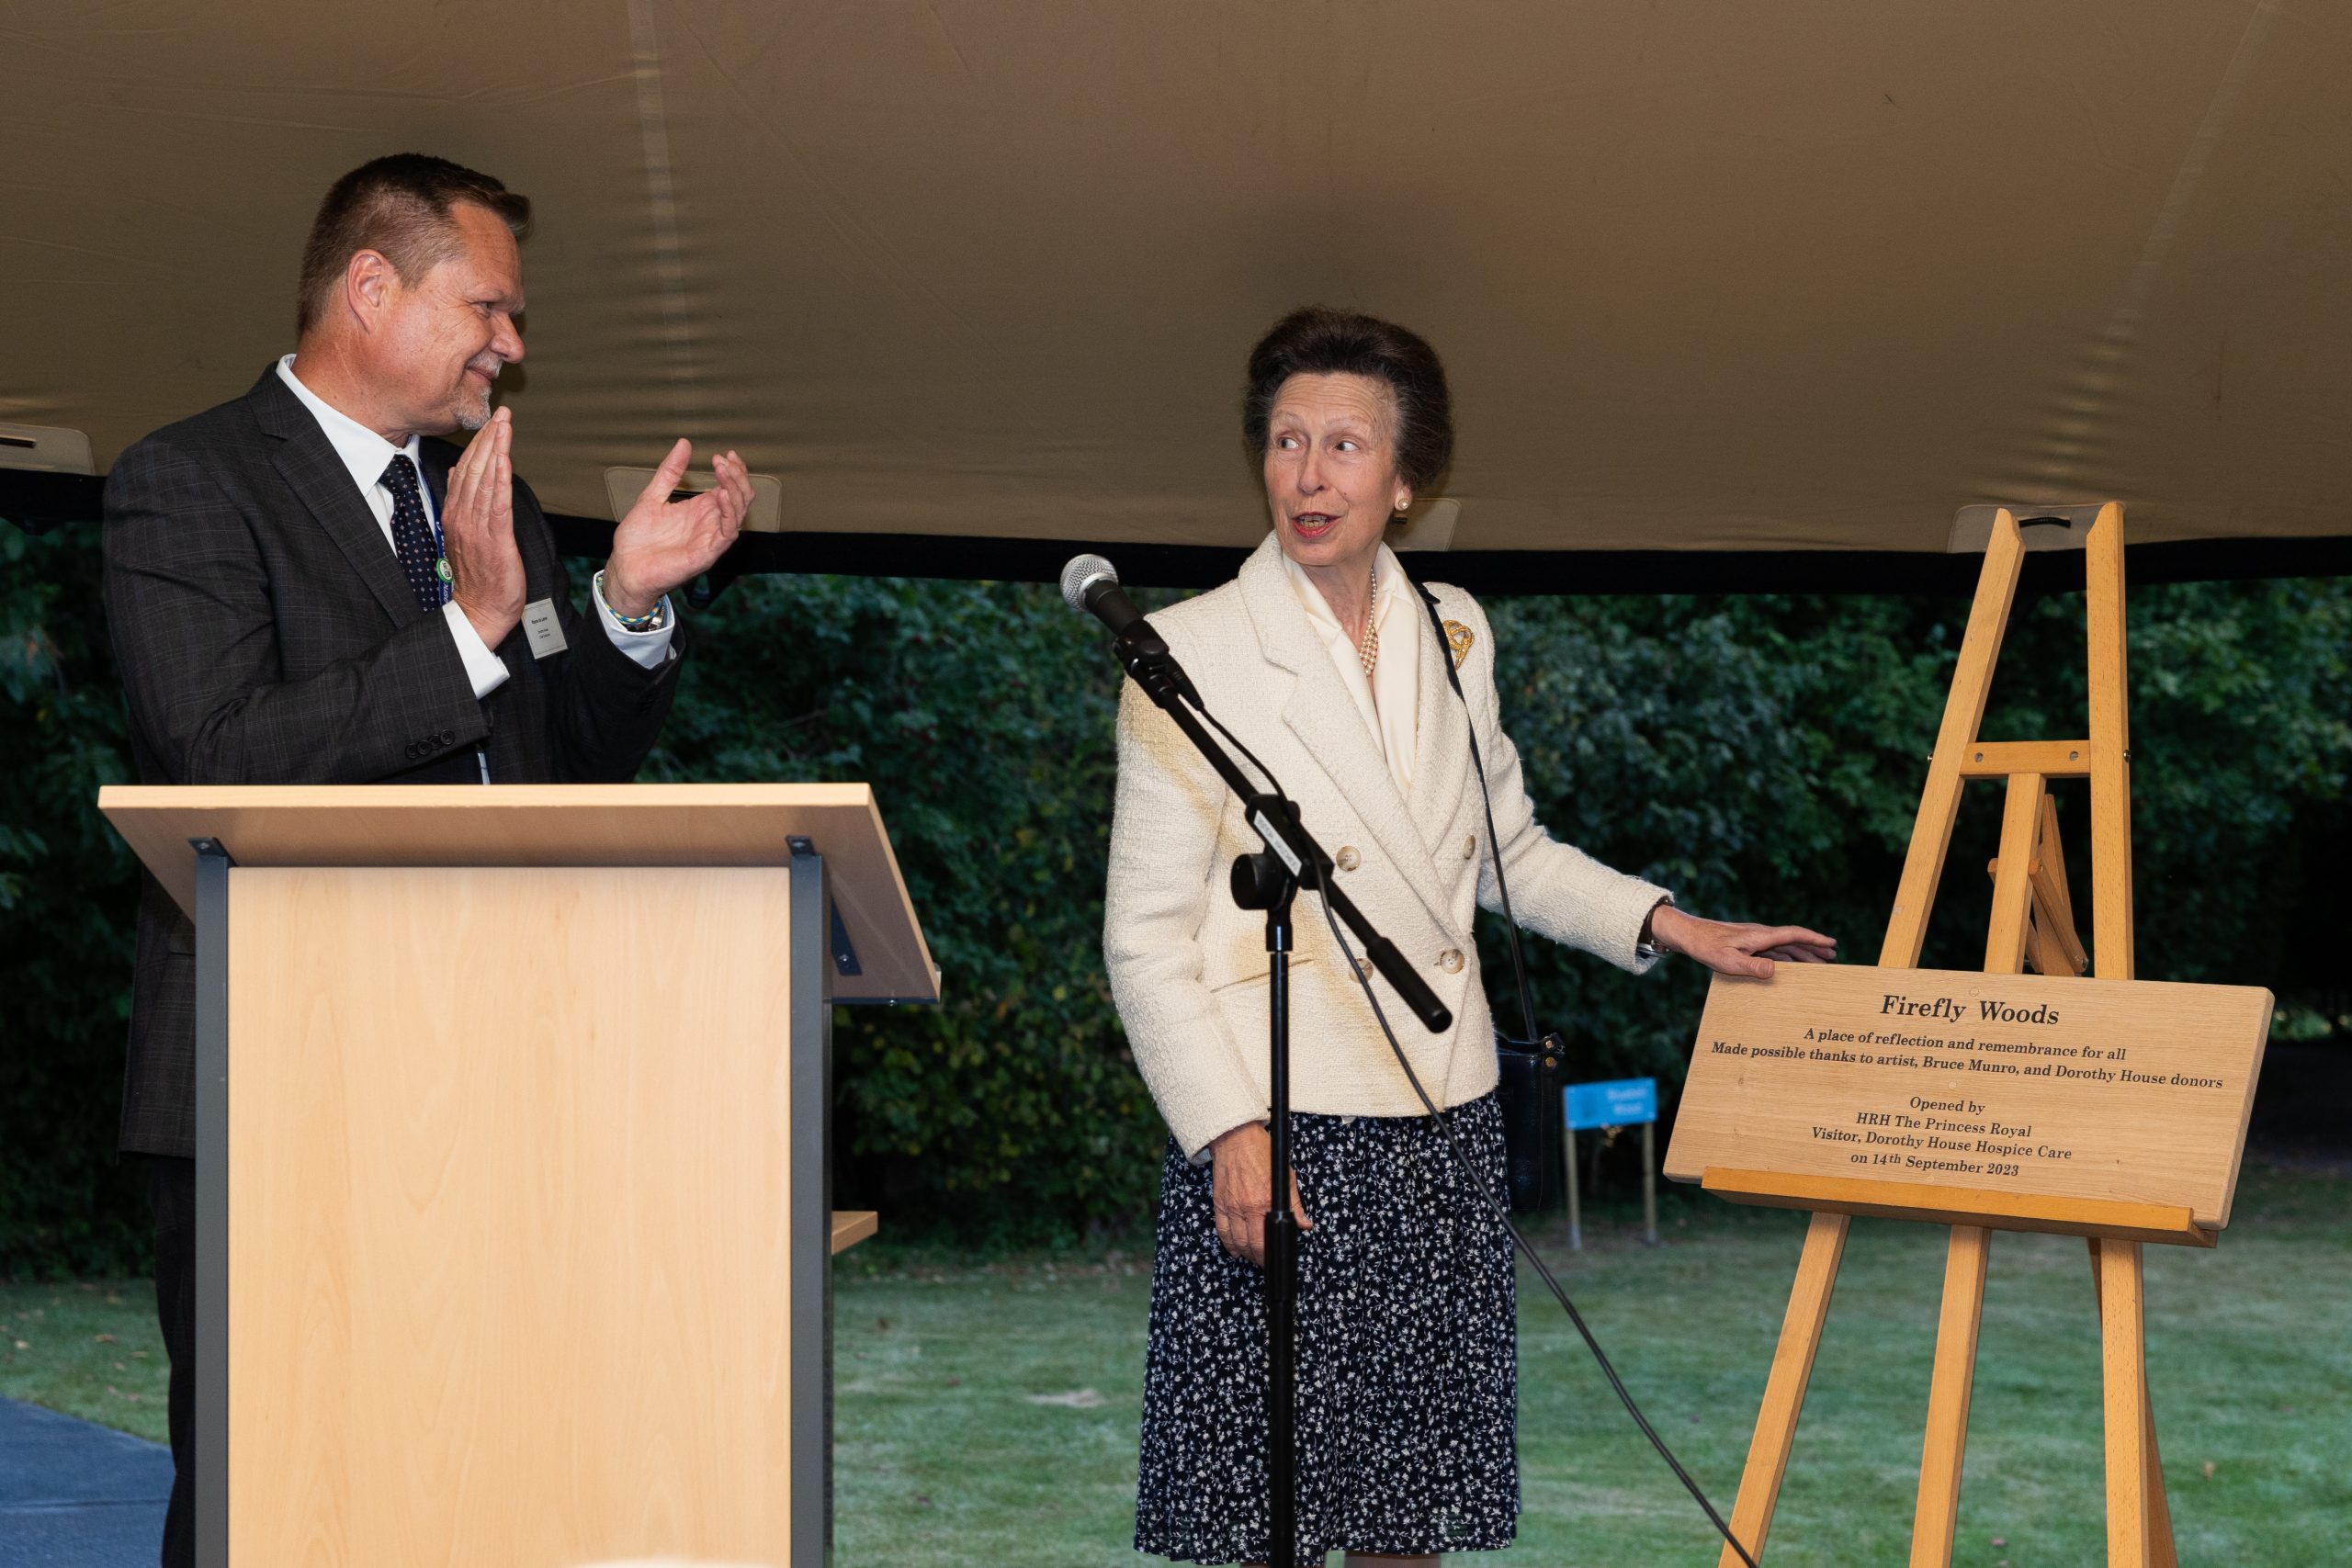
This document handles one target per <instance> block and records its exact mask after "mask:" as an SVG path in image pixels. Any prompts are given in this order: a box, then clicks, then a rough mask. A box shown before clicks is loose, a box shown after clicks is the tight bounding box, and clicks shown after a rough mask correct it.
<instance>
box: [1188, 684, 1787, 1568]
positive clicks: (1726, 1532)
mask: <svg viewBox="0 0 2352 1568" xmlns="http://www.w3.org/2000/svg"><path fill="white" fill-rule="evenodd" d="M1441 647H1442V644H1441ZM1193 706H1194V708H1195V709H1196V710H1197V711H1198V712H1199V713H1200V715H1201V716H1202V717H1203V718H1205V719H1207V720H1208V721H1209V723H1210V724H1212V725H1214V726H1215V727H1216V732H1217V733H1218V734H1219V735H1222V736H1224V737H1225V739H1227V740H1228V741H1230V742H1231V743H1232V745H1233V749H1234V750H1237V751H1238V752H1240V753H1241V754H1242V755H1243V756H1244V757H1247V758H1249V759H1250V765H1251V766H1253V767H1255V768H1256V769H1257V770H1258V771H1259V772H1260V773H1262V774H1264V775H1265V778H1266V782H1267V783H1268V784H1272V786H1273V787H1274V792H1275V793H1276V794H1278V795H1286V794H1287V792H1286V791H1284V790H1283V785H1282V781H1281V780H1280V779H1278V778H1276V777H1275V776H1274V771H1273V770H1272V768H1269V767H1268V766H1266V764H1265V763H1263V762H1261V761H1259V760H1258V758H1257V756H1256V755H1255V754H1254V753H1253V752H1251V751H1250V748H1249V747H1248V746H1246V745H1244V744H1242V741H1241V738H1240V737H1239V736H1238V735H1236V734H1234V733H1233V731H1231V730H1230V729H1227V728H1226V727H1225V723H1224V721H1223V720H1221V719H1219V718H1218V717H1217V716H1216V715H1215V714H1213V713H1211V712H1209V711H1208V708H1207V706H1206V705H1204V704H1199V703H1195V704H1194V705H1193ZM1474 744H1475V743H1474ZM1478 772H1479V780H1478V784H1479V789H1480V792H1481V793H1482V794H1483V793H1484V791H1485V788H1486V770H1485V768H1484V766H1483V765H1481V766H1480V767H1479V769H1478ZM1487 822H1488V826H1487V840H1488V842H1489V843H1490V844H1491V843H1493V833H1494V829H1493V816H1492V813H1491V811H1490V812H1489V814H1488V818H1487ZM1495 862H1496V864H1495V870H1496V875H1497V878H1498V881H1499V879H1500V876H1501V872H1502V851H1501V847H1500V846H1499V845H1496V846H1495ZM1311 863H1312V864H1313V866H1314V868H1315V893H1316V902H1317V903H1318V904H1320V905H1321V906H1322V908H1323V923H1324V924H1325V925H1327V926H1329V928H1330V930H1331V937H1332V940H1333V941H1335V942H1338V943H1339V944H1340V955H1341V956H1342V957H1344V958H1345V959H1346V960H1347V964H1348V972H1349V973H1350V974H1351V975H1352V976H1355V981H1356V985H1357V987H1358V988H1359V989H1361V990H1362V991H1363V998H1364V1000H1365V1001H1367V1002H1369V1003H1371V1004H1372V1016H1373V1017H1374V1018H1375V1019H1377V1020H1378V1021H1379V1022H1380V1032H1381V1033H1382V1034H1384V1035H1385V1036H1386V1037H1387V1040H1388V1049H1389V1051H1390V1052H1391V1053H1392V1054H1394V1055H1395V1056H1396V1058H1397V1066H1400V1067H1402V1068H1404V1069H1405V1079H1406V1081H1407V1082H1408V1083H1410V1084H1411V1085H1412V1086H1413V1095H1414V1098H1415V1099H1417V1100H1419V1101H1420V1102H1421V1109H1422V1110H1423V1111H1426V1112H1427V1113H1428V1117H1429V1120H1430V1122H1431V1123H1432V1124H1433V1125H1434V1126H1435V1127H1436V1128H1437V1130H1438V1132H1439V1134H1441V1135H1442V1136H1443V1137H1444V1139H1445V1146H1446V1148H1447V1150H1448V1151H1449V1152H1450V1153H1451V1154H1452V1155H1453V1163H1454V1164H1455V1165H1457V1166H1459V1167H1460V1168H1461V1169H1462V1176H1463V1179H1464V1180H1465V1181H1467V1182H1468V1183H1469V1184H1470V1190H1472V1191H1474V1192H1476V1193H1477V1194H1478V1196H1479V1198H1480V1200H1481V1201H1484V1202H1485V1203H1486V1205H1487V1212H1488V1213H1491V1214H1492V1215H1494V1217H1495V1221H1496V1223H1497V1224H1500V1225H1501V1226H1502V1227H1503V1229H1504V1230H1505V1231H1507V1232H1508V1233H1510V1239H1511V1245H1512V1246H1513V1247H1517V1248H1518V1249H1519V1253H1520V1255H1521V1257H1523V1258H1526V1259H1527V1261H1528V1264H1529V1266H1530V1267H1532V1269H1534V1270H1535V1272H1536V1274H1537V1276H1538V1277H1539V1278H1541V1279H1542V1280H1543V1281H1544V1286H1545V1287H1546V1288H1547V1289H1548V1290H1550V1291H1551V1292H1552V1296H1553V1299H1554V1300H1555V1301H1557V1302H1558V1303H1560V1307H1561V1309H1562V1310H1563V1311H1565V1312H1566V1314H1568V1321H1569V1322H1570V1323H1572V1324H1574V1325H1576V1330H1577V1334H1578V1335H1579V1336H1581V1337H1582V1338H1583V1339H1584V1343H1585V1348H1586V1349H1588V1350H1590V1351H1591V1352H1592V1359H1593V1360H1594V1361H1596V1362H1597V1363H1599V1365H1600V1371H1601V1375H1602V1376H1604V1377H1606V1378H1607V1379H1608V1380H1609V1386H1610V1387H1611V1389H1612V1390H1614V1391H1615V1392H1616V1394H1617V1399H1618V1403H1620V1404H1623V1405H1624V1407H1625V1414H1626V1415H1628V1416H1632V1417H1633V1418H1634V1426H1636V1427H1640V1428H1641V1431H1642V1436H1644V1437H1645V1438H1648V1439H1649V1440H1650V1447H1652V1448H1653V1449H1656V1450H1657V1456H1658V1458H1660V1459H1662V1460H1664V1461H1666V1465H1667V1468H1668V1470H1671V1471H1672V1472H1674V1478H1675V1479H1676V1480H1677V1481H1679V1482H1680V1483H1682V1489H1683V1490H1684V1491H1686V1492H1688V1493H1690V1494H1691V1500H1692V1501H1694V1502H1696V1503H1697V1504H1698V1505H1699V1507H1700V1510H1701V1511H1702V1513H1704V1514H1705V1515H1706V1516H1707V1522H1708V1523H1710V1524H1712V1525H1713V1526H1714V1527H1715V1533H1716V1534H1717V1535H1720V1536H1722V1537H1723V1538H1724V1545H1726V1546H1728V1547H1730V1548H1731V1549H1732V1551H1735V1552H1736V1553H1737V1554H1738V1556H1739V1560H1740V1562H1743V1563H1745V1564H1746V1565H1747V1568H1757V1562H1756V1559H1755V1558H1754V1557H1753V1556H1751V1555H1750V1554H1749V1552H1748V1550H1747V1547H1745V1546H1743V1545H1742V1544H1740V1540H1739V1538H1738V1537H1736V1536H1735V1535H1733V1534H1732V1533H1731V1526H1730V1525H1729V1524H1727V1523H1726V1522H1724V1517H1723V1515H1722V1514H1721V1513H1719V1512H1717V1511H1716V1508H1715V1506H1714V1504H1713V1503H1712V1502H1710V1501H1708V1498H1707V1495H1706V1493H1705V1492H1703V1491H1702V1490H1701V1489H1700V1486H1699V1483H1698V1482H1697V1481H1696V1480H1695V1479H1693V1478H1692V1476H1691V1472H1689V1471H1688V1470H1685V1469H1684V1468H1683V1467H1682V1461H1680V1460H1678V1459H1676V1458H1675V1457H1674V1450H1671V1449H1669V1448H1668V1447H1667V1446H1666V1439H1665V1438H1662V1437H1660V1436H1658V1432H1657V1427H1653V1426H1651V1425H1650V1420H1649V1417H1648V1416H1645V1415H1643V1414H1642V1407H1641V1406H1640V1405H1639V1404H1636V1403H1634V1395H1633V1391H1631V1390H1630V1389H1628V1388H1627V1387H1626V1386H1625V1380H1624V1379H1623V1378H1621V1377H1619V1376H1618V1375H1617V1369H1616V1367H1615V1366H1613V1365H1611V1362H1610V1359H1609V1354H1608V1352H1607V1351H1605V1350H1603V1349H1602V1348H1600V1340H1599V1339H1597V1338H1595V1337H1593V1332H1592V1329H1591V1327H1590V1326H1589V1325H1587V1324H1586V1322H1585V1320H1584V1314H1582V1313H1580V1312H1578V1311H1577V1304H1576V1303H1574V1302H1572V1301H1570V1300H1569V1299H1568V1292H1566V1290H1565V1289H1563V1288H1562V1286H1561V1284H1560V1281H1559V1280H1558V1279H1557V1278H1555V1276H1554V1275H1553V1273H1552V1270H1551V1268H1550V1266H1549V1265H1547V1264H1546V1263H1545V1262H1544V1259H1543V1257H1542V1256H1541V1255H1540V1254H1538V1253H1537V1252H1536V1250H1535V1248H1534V1247H1531V1246H1529V1245H1528V1241H1527V1238H1526V1237H1525V1236H1523V1235H1521V1234H1520V1231H1519V1227H1518V1226H1517V1225H1515V1224H1511V1219H1510V1211H1509V1210H1507V1209H1505V1208H1504V1207H1503V1206H1502V1205H1501V1204H1500V1203H1498V1202H1497V1201H1495V1195H1494V1193H1493V1192H1492V1191H1490V1190H1488V1189H1487V1183H1486V1182H1485V1181H1484V1180H1483V1179H1480V1177H1479V1175H1478V1173H1477V1171H1476V1168H1474V1167H1473V1166H1472V1165H1471V1164H1470V1156H1467V1155H1465V1154H1464V1153H1463V1151H1462V1145H1461V1144H1460V1142H1459V1141H1457V1140H1456V1139H1455V1137H1454V1135H1453V1127H1452V1126H1451V1125H1450V1124H1449V1123H1448V1122H1446V1119H1445V1116H1444V1113H1443V1112H1442V1111H1439V1110H1438V1108H1437V1104H1436V1102H1435V1101H1434V1100H1430V1095H1429V1090H1428V1089H1424V1088H1422V1087H1421V1077H1420V1075H1419V1073H1416V1072H1415V1071H1414V1070H1413V1064H1412V1061H1411V1059H1410V1058H1408V1056H1407V1055H1405V1047H1404V1046H1403V1044H1402V1043H1399V1042H1398V1040H1397V1031H1396V1029H1395V1028H1394V1027H1392V1026H1391V1025H1390V1023H1389V1021H1388V1013H1387V1011H1386V1010H1385V1009H1384V1008H1382V1007H1381V1005H1380V998H1379V996H1378V994H1377V993H1375V992H1374V990H1373V988H1372V978H1371V976H1370V975H1369V974H1367V973H1366V969H1367V966H1366V965H1364V964H1361V963H1359V962H1358V961H1357V958H1356V953H1355V949H1354V948H1352V947H1351V946H1349V945H1348V938H1347V933H1346V932H1345V931H1341V930H1340V922H1339V919H1338V918H1337V917H1335V916H1334V915H1333V914H1332V913H1331V900H1330V897H1329V892H1330V889H1329V872H1328V871H1327V870H1326V869H1325V867H1324V864H1323V863H1322V862H1321V861H1320V860H1315V861H1312V862H1311ZM1514 934H1516V932H1514Z"/></svg>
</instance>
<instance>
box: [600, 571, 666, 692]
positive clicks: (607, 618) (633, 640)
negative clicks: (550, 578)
mask: <svg viewBox="0 0 2352 1568" xmlns="http://www.w3.org/2000/svg"><path fill="white" fill-rule="evenodd" d="M588 596H589V597H590V598H592V599H594V600H595V601H596V615H597V617H598V618H599V619H601V620H602V621H603V622H604V623H605V636H606V637H610V638H612V639H613V646H614V647H615V648H617V649H620V650H621V651H622V652H623V653H626V654H628V656H629V657H630V658H631V659H633V660H637V662H638V663H639V664H641V665H643V666H644V667H645V668H646V669H648V670H659V669H661V668H662V665H664V664H666V663H667V662H669V659H670V637H671V634H672V633H673V632H674V631H676V630H677V626H678V617H677V616H676V615H674V614H673V613H672V611H671V609H670V596H669V595H668V594H667V593H664V594H663V595H662V598H661V601H660V603H658V604H655V605H654V607H653V617H654V622H653V629H652V630H651V631H646V632H633V631H631V630H629V629H628V627H627V626H623V625H621V618H620V617H619V616H618V615H615V614H613V607H612V606H611V605H610V604H605V585H604V584H603V583H601V582H598V581H595V580H594V578H591V579H590V580H589V582H588Z"/></svg>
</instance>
